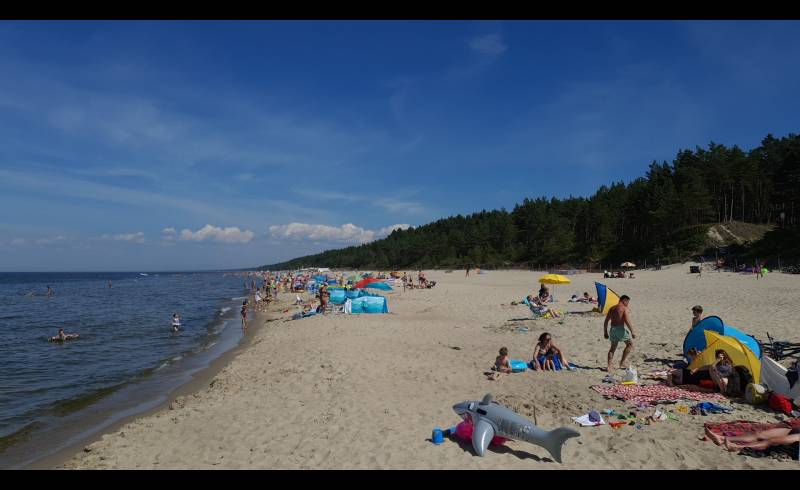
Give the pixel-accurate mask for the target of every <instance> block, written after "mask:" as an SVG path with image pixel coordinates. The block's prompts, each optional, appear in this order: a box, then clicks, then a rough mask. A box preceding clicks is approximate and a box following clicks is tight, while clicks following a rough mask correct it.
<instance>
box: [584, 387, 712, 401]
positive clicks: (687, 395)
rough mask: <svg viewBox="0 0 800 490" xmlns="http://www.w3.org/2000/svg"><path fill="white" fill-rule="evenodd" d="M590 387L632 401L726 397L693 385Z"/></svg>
mask: <svg viewBox="0 0 800 490" xmlns="http://www.w3.org/2000/svg"><path fill="white" fill-rule="evenodd" d="M592 389H593V390H595V391H596V392H598V393H600V394H601V395H603V396H607V397H613V398H618V399H620V400H624V401H628V400H630V401H633V402H634V403H637V404H639V403H650V404H653V405H655V404H657V403H659V402H669V401H676V400H695V401H705V400H712V401H719V402H724V401H726V398H725V397H724V396H722V395H721V394H719V393H715V392H709V391H707V390H702V389H700V388H699V387H697V386H693V385H681V386H667V385H663V384H657V385H613V386H600V385H595V386H592Z"/></svg>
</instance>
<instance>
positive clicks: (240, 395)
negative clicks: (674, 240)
mask: <svg viewBox="0 0 800 490" xmlns="http://www.w3.org/2000/svg"><path fill="white" fill-rule="evenodd" d="M687 272H688V264H686V265H676V266H673V267H672V268H670V269H666V270H662V271H643V272H639V273H637V278H636V279H632V280H631V279H611V280H605V282H606V284H608V285H609V286H610V287H611V288H613V289H615V290H616V291H617V292H619V293H620V294H628V295H629V296H631V298H632V302H631V309H632V312H633V321H634V327H635V328H636V333H637V339H636V350H635V352H634V354H633V363H634V364H635V365H636V366H637V367H638V368H639V369H640V371H647V370H650V369H655V368H659V367H662V366H663V361H665V360H675V359H678V358H679V355H680V349H681V345H682V341H683V337H684V335H685V333H686V331H688V328H689V326H690V324H691V312H690V310H689V309H690V307H691V306H692V305H694V304H701V305H703V307H704V308H705V313H706V314H707V315H713V314H716V315H719V316H721V317H722V318H723V320H725V322H726V323H729V324H731V325H734V326H736V327H738V328H740V329H742V330H744V331H746V332H748V333H751V334H753V335H755V336H757V337H760V338H765V337H766V332H770V334H772V335H773V336H775V337H778V338H782V339H787V340H793V341H798V340H800V339H798V333H797V332H798V330H797V325H798V323H797V312H796V308H795V306H796V304H797V298H798V297H800V276H792V275H783V274H776V273H773V274H768V275H767V277H766V278H765V279H764V280H756V279H755V278H754V277H753V276H743V275H738V274H732V273H710V272H707V273H704V274H703V276H702V278H698V277H697V275H690V274H688V273H687ZM541 274H542V273H537V272H523V271H488V272H487V273H486V274H481V275H475V274H473V275H471V276H470V277H464V272H463V270H462V271H455V272H453V273H451V274H446V273H443V272H441V271H430V272H429V273H428V276H429V278H431V279H434V280H436V281H437V282H438V285H437V286H436V288H434V289H432V290H414V291H407V292H402V290H400V291H398V292H394V293H389V294H388V297H389V308H390V311H391V313H390V314H388V315H361V316H347V315H331V316H325V317H322V316H316V317H311V318H308V319H304V320H298V321H283V320H279V321H272V322H268V323H267V322H265V321H264V319H263V317H262V318H261V319H260V320H259V321H258V322H257V324H256V326H255V329H256V331H255V333H254V336H253V340H252V342H251V344H250V345H249V346H248V347H247V348H246V349H244V350H243V351H242V352H241V353H240V354H239V355H238V356H236V357H235V358H234V359H233V360H232V361H231V362H230V364H229V365H228V366H227V367H226V368H225V369H223V370H222V371H221V372H220V373H219V374H218V375H217V376H216V377H215V378H214V379H213V381H212V382H211V383H210V385H209V386H208V387H207V388H205V389H203V390H201V391H199V392H197V393H195V394H193V395H188V396H182V397H179V398H178V399H176V400H175V401H174V402H173V404H172V409H169V410H164V411H162V412H159V413H156V414H154V415H151V416H147V417H144V418H141V419H139V420H136V421H134V422H132V423H130V424H127V425H126V426H124V427H122V428H121V429H120V430H118V431H116V432H113V433H110V434H106V435H105V436H103V437H102V439H101V440H99V441H97V442H95V443H93V444H91V445H90V446H89V447H90V449H91V452H85V453H84V452H81V453H79V454H77V455H75V456H74V457H73V458H72V459H70V460H68V461H66V462H64V463H63V464H62V465H60V467H63V468H365V469H366V468H401V469H403V468H409V469H410V468H450V469H462V468H471V469H473V468H474V469H478V468H517V469H525V468H529V469H557V468H614V469H625V468H672V469H684V468H782V469H791V468H797V467H798V465H797V463H796V462H779V461H775V460H772V459H769V458H762V459H754V458H750V457H745V456H739V455H735V454H730V453H726V452H725V451H723V450H722V449H720V448H719V447H717V446H714V445H713V444H712V443H710V442H701V441H699V440H698V436H700V435H702V432H703V431H702V426H703V423H704V422H707V421H723V420H732V419H738V418H745V419H752V420H759V421H774V420H776V418H775V415H774V414H773V413H772V412H771V411H769V410H768V409H767V410H764V409H761V408H754V407H751V406H748V405H743V404H734V406H735V407H736V410H735V412H734V413H733V414H730V415H709V416H707V417H703V416H691V415H682V414H678V417H679V419H680V420H679V421H671V420H670V421H666V422H661V423H657V424H653V425H648V426H644V427H643V428H642V429H636V428H635V427H631V426H625V427H622V428H620V429H616V430H615V429H612V428H611V427H609V426H601V427H589V428H578V430H579V432H580V433H581V437H580V438H576V439H571V440H569V441H568V442H567V443H566V445H565V447H564V452H563V459H564V464H563V465H561V464H558V463H555V462H553V461H551V460H550V458H549V457H548V454H547V452H546V451H545V450H544V449H542V448H540V447H538V446H533V445H530V444H526V443H523V442H516V441H512V442H508V443H507V444H506V446H505V447H501V448H499V449H492V450H490V451H489V452H488V454H487V455H486V457H484V458H480V457H478V456H475V455H474V454H473V452H472V450H471V448H470V446H469V445H467V444H459V443H456V442H454V441H450V440H447V441H445V443H444V444H443V445H441V446H435V445H433V444H431V442H430V441H429V439H430V435H431V430H432V429H433V427H434V426H437V425H439V426H442V427H445V426H450V425H455V424H456V423H457V422H458V421H459V419H458V418H457V416H456V415H455V414H454V413H453V411H452V408H451V407H452V405H453V404H454V403H457V402H460V401H463V400H467V399H479V398H480V397H482V396H483V395H484V394H485V393H488V392H491V393H492V394H494V396H495V399H496V400H498V401H499V402H501V403H503V404H505V405H507V406H509V407H511V408H514V409H515V410H517V411H518V412H519V413H521V414H523V415H526V416H529V417H530V418H532V417H533V409H534V406H535V408H536V415H537V419H538V423H539V426H540V427H543V428H545V429H552V428H555V427H557V426H560V425H565V426H570V427H576V428H577V426H576V425H575V424H574V423H572V421H571V420H570V417H571V416H577V415H581V414H584V413H586V412H587V411H589V410H591V409H596V410H603V409H606V408H614V409H617V410H618V411H619V410H625V407H626V404H625V403H623V402H621V401H617V400H605V399H604V398H603V397H602V396H601V395H600V394H598V393H596V392H595V391H593V390H591V389H590V386H591V385H593V384H599V382H600V380H601V379H602V377H603V376H604V375H605V373H603V372H601V371H600V370H599V369H597V368H599V367H601V366H604V365H605V356H606V352H607V350H608V341H606V340H604V339H603V336H602V317H600V316H599V315H597V314H591V313H588V311H589V310H590V309H591V307H590V306H588V305H583V304H579V303H578V304H575V303H567V302H566V300H567V299H568V297H569V295H571V294H573V293H577V294H580V293H582V292H583V291H589V292H590V293H591V294H592V295H594V286H593V282H594V281H595V280H600V281H603V280H602V279H599V277H601V275H597V274H584V275H578V276H571V279H572V280H573V284H571V285H565V286H557V290H556V293H557V296H558V299H559V300H560V301H559V302H558V303H557V304H556V307H558V308H560V309H562V310H564V311H566V312H567V313H568V314H567V315H566V316H565V318H564V319H563V321H559V320H532V319H531V315H530V313H529V312H528V309H527V308H526V307H525V306H511V305H510V304H509V303H510V302H511V301H519V300H521V299H522V298H523V297H524V296H525V295H526V294H529V293H531V292H532V291H533V290H534V288H538V286H537V285H536V278H537V277H539V276H540V275H541ZM290 299H291V298H290V297H289V295H284V296H283V298H282V300H286V301H288V300H290ZM520 326H525V327H527V328H528V329H529V331H528V332H518V331H517V328H518V327H520ZM544 331H548V332H550V333H551V334H552V335H553V336H554V338H555V339H556V340H557V342H558V343H559V344H560V345H561V347H562V348H564V350H565V352H566V353H567V354H568V355H569V359H570V360H571V361H572V362H573V363H575V364H577V365H580V366H584V367H587V368H588V369H584V370H582V371H579V372H558V373H535V372H530V371H528V372H526V373H520V374H513V375H510V376H506V377H504V378H503V379H501V380H498V381H489V380H487V379H486V377H485V376H484V375H483V374H482V373H483V372H484V371H486V370H487V369H488V368H489V367H490V365H491V364H492V362H493V360H494V357H495V356H496V355H497V350H498V349H499V348H500V347H502V346H507V347H508V348H509V350H510V352H511V357H512V358H521V359H530V356H531V354H532V349H533V345H534V342H535V339H536V338H537V337H538V335H539V334H540V333H542V332H544ZM618 355H619V354H618ZM626 411H627V410H626Z"/></svg>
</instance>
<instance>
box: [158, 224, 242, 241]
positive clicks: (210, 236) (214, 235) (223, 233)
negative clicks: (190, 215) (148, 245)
mask: <svg viewBox="0 0 800 490" xmlns="http://www.w3.org/2000/svg"><path fill="white" fill-rule="evenodd" d="M161 233H162V234H163V237H164V239H165V240H174V239H175V238H176V237H178V235H177V232H176V231H175V229H174V228H164V229H163V230H162V232H161ZM254 236H255V233H253V232H252V231H250V230H240V229H239V228H238V227H236V226H230V227H227V228H220V227H218V226H212V225H205V226H204V227H202V228H200V229H199V230H197V231H192V230H190V229H188V228H184V229H183V230H181V233H180V235H179V237H180V239H181V240H184V241H195V242H204V241H208V240H210V241H215V242H222V243H248V242H250V241H251V240H252V239H253V237H254Z"/></svg>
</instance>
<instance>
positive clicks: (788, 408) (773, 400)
mask: <svg viewBox="0 0 800 490" xmlns="http://www.w3.org/2000/svg"><path fill="white" fill-rule="evenodd" d="M769 408H771V409H773V410H777V411H779V412H783V413H784V414H786V415H791V414H792V400H791V399H790V398H786V397H785V396H783V395H779V394H778V393H770V394H769Z"/></svg>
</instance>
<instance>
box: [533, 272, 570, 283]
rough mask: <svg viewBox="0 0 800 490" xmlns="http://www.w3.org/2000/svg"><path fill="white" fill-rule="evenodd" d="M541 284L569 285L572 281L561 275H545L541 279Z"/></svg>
mask: <svg viewBox="0 0 800 490" xmlns="http://www.w3.org/2000/svg"><path fill="white" fill-rule="evenodd" d="M539 282H540V283H541V284H569V283H571V282H572V281H570V280H569V279H567V278H566V277H564V276H562V275H561V274H545V275H543V276H542V277H540V278H539Z"/></svg>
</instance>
